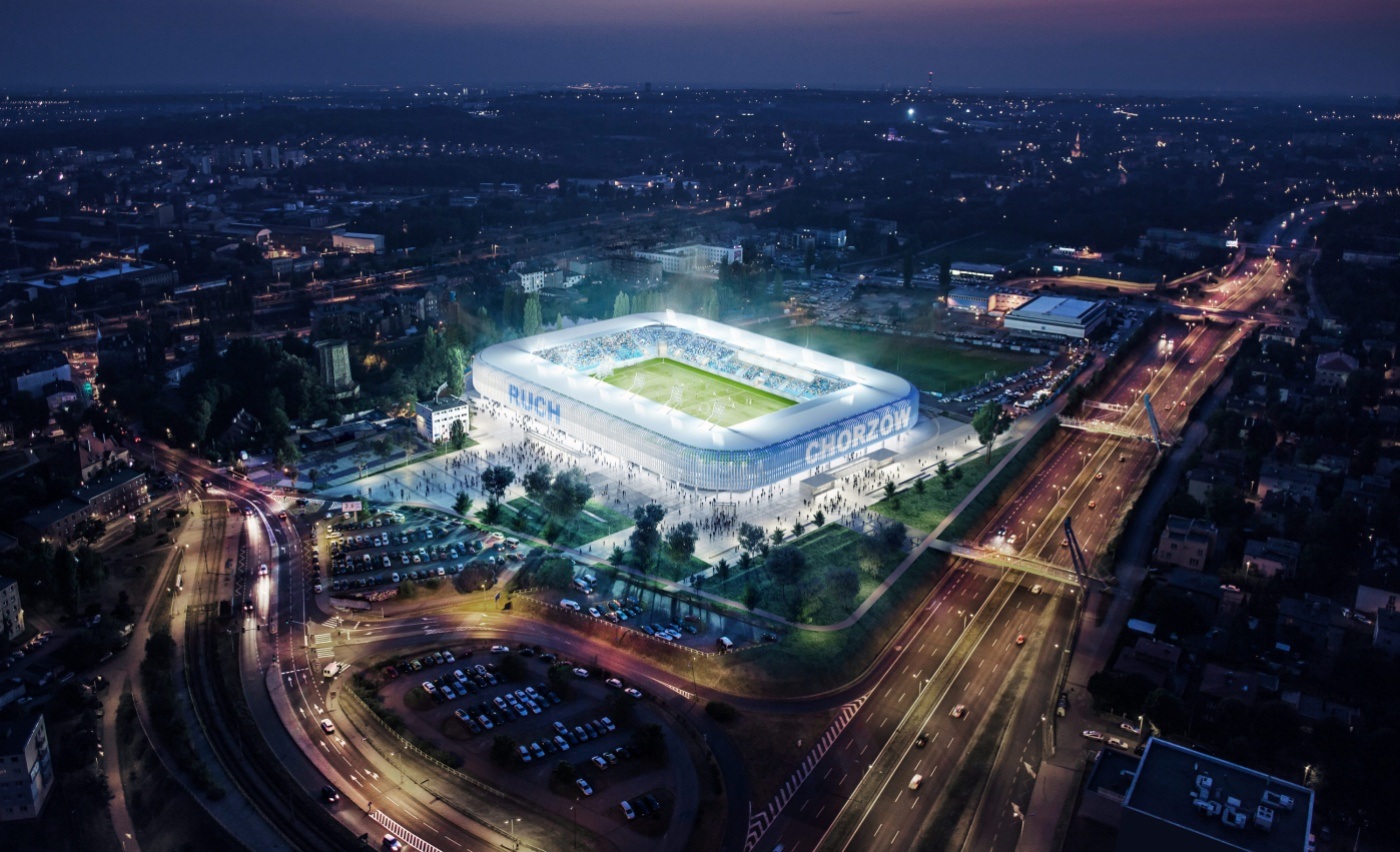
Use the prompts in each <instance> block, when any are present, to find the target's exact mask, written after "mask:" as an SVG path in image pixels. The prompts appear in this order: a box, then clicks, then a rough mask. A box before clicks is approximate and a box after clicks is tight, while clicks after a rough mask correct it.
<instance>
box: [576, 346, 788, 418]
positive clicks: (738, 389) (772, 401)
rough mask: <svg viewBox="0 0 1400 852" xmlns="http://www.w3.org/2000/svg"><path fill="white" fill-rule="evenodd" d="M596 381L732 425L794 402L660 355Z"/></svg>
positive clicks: (688, 412) (692, 414)
mask: <svg viewBox="0 0 1400 852" xmlns="http://www.w3.org/2000/svg"><path fill="white" fill-rule="evenodd" d="M600 381H604V382H607V383H608V384H610V385H612V386H613V387H616V388H621V389H623V390H625V391H629V392H631V393H636V394H637V395H638V396H642V397H645V398H647V399H649V400H651V401H652V402H659V403H661V404H662V405H665V406H668V407H670V408H674V409H676V410H677V411H683V412H685V413H686V414H689V415H690V416H692V417H696V418H699V419H700V420H705V421H708V422H711V423H714V424H716V425H718V426H733V425H734V424H736V423H743V422H744V421H745V420H752V419H753V418H755V417H762V416H763V415H765V414H771V413H773V412H774V411H781V410H782V409H784V408H787V407H788V406H789V405H796V404H797V403H795V402H793V401H792V400H790V399H787V398H786V397H781V396H778V395H777V394H774V393H769V392H768V391H765V390H759V389H758V388H753V387H750V386H748V385H746V384H743V383H742V382H736V381H734V380H733V379H726V378H725V377H723V376H717V375H715V374H714V373H709V372H706V371H704V370H701V369H699V368H697V367H692V366H690V365H689V364H682V363H679V362H677V361H669V360H667V359H664V358H653V359H651V360H650V361H643V362H641V363H640V364H633V365H631V366H629V367H623V368H622V369H620V370H616V371H614V372H613V374H612V375H611V376H608V377H607V378H605V379H600ZM716 403H718V409H717V408H716Z"/></svg>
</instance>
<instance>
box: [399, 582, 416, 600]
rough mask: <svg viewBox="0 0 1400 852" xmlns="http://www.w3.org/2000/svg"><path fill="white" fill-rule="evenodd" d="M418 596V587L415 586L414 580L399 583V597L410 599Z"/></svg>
mask: <svg viewBox="0 0 1400 852" xmlns="http://www.w3.org/2000/svg"><path fill="white" fill-rule="evenodd" d="M416 594H418V587H417V586H415V585H413V581H412V580H404V581H403V582H401V583H399V597H401V598H404V599H408V598H411V597H413V596H414V595H416Z"/></svg>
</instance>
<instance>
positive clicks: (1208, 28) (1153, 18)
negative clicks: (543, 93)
mask: <svg viewBox="0 0 1400 852" xmlns="http://www.w3.org/2000/svg"><path fill="white" fill-rule="evenodd" d="M7 20H8V23H9V26H7V27H6V28H5V32H4V33H3V34H0V79H3V80H4V81H5V85H6V88H7V89H9V90H11V91H14V90H24V89H36V88H39V89H42V88H51V87H63V86H93V85H103V86H113V85H118V86H159V87H165V88H170V87H176V88H178V87H181V86H209V85H277V84H301V85H308V84H318V85H319V84H328V83H329V84H335V83H375V84H384V85H395V84H399V85H413V84H422V83H429V82H461V83H463V84H466V85H482V86H491V85H502V84H507V83H545V82H554V81H568V82H583V81H594V82H603V83H621V82H639V81H653V82H655V83H656V84H658V85H667V84H671V85H693V86H697V87H704V86H755V87H783V86H791V85H805V86H812V87H829V86H836V87H842V88H856V87H879V86H882V85H889V86H918V85H922V84H924V83H925V82H927V81H928V80H930V79H931V80H932V82H933V85H934V86H935V87H940V88H943V87H946V88H950V89H956V88H965V87H985V88H989V89H1028V88H1034V89H1077V90H1095V91H1099V90H1103V91H1150V92H1169V91H1186V92H1208V93H1245V92H1253V93H1261V94H1299V95H1309V94H1311V95H1317V94H1346V95H1352V96H1356V95H1396V94H1400V55H1397V53H1396V52H1395V51H1394V50H1393V49H1392V46H1393V44H1394V43H1395V42H1396V38H1397V36H1398V35H1400V7H1397V6H1396V5H1395V4H1393V3H1383V2H1379V0H1347V1H1346V2H1342V3H1334V4H1327V5H1326V6H1325V7H1322V6H1316V5H1312V4H1301V3H1269V2H1264V0H1246V1H1245V2H1241V3H1235V4H1230V5H1228V6H1217V5H1214V4H1208V3H1203V2H1197V0H1190V2H1187V3H1172V4H1167V3H1130V4H1125V3H1109V2H1104V0H1086V2H1081V3H1078V4H1075V5H1073V6H1070V7H1066V6H1064V5H1063V4H1058V3H1051V2H1048V0H1019V2H1015V3H1010V4H1000V5H998V6H997V7H995V8H989V7H987V6H986V5H985V4H975V3H968V2H962V0H956V1H955V2H939V3H934V4H914V3H910V2H904V0H880V2H875V3H871V4H863V5H860V6H855V5H853V4H850V3H849V2H847V0H820V2H816V3H803V4H791V3H768V4H762V5H760V6H755V5H754V4H748V3H743V2H739V0H704V2H700V3H689V4H680V3H672V2H660V3H652V4H647V5H645V6H644V7H640V8H638V7H636V6H635V5H634V4H631V3H627V2H623V0H600V2H595V3H590V4H588V5H587V6H584V7H569V8H560V7H558V6H557V5H555V4H547V3H523V4H509V5H505V4H502V5H486V6H477V5H466V4H457V3H446V2H432V3H403V2H392V3H368V2H360V0H355V2H349V3H338V4H330V3H326V2H322V0H312V2H308V3H304V4H300V5H298V6H296V7H287V6H285V5H284V4H274V3H270V2H267V1H266V0H240V2H235V3H230V4H223V5H221V6H219V7H216V8H210V7H203V6H200V7H188V8H186V7H169V6H167V5H166V4H159V3H154V2H151V0H134V2H132V3H128V4H123V5H122V6H120V7H109V6H107V5H105V4H97V3H90V2H70V3H59V4H51V5H33V6H23V7H18V8H15V9H12V10H9V11H8V13H7ZM75 20H77V21H79V22H81V23H80V24H79V25H78V26H73V21H75ZM60 31H61V32H63V33H64V36H63V38H62V39H55V38H49V37H45V34H53V33H57V32H60ZM113 69H117V70H115V71H114V70H113ZM930 75H931V76H930Z"/></svg>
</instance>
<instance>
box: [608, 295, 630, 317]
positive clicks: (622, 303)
mask: <svg viewBox="0 0 1400 852" xmlns="http://www.w3.org/2000/svg"><path fill="white" fill-rule="evenodd" d="M630 313H632V299H631V298H630V297H629V296H628V295H627V291H625V290H622V291H619V292H618V294H617V296H616V297H615V298H614V299H613V313H612V315H613V318H614V319H616V318H617V317H625V316H627V315H628V314H630Z"/></svg>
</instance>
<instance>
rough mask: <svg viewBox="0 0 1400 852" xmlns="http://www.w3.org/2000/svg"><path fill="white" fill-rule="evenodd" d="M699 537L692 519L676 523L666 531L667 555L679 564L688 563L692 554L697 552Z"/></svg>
mask: <svg viewBox="0 0 1400 852" xmlns="http://www.w3.org/2000/svg"><path fill="white" fill-rule="evenodd" d="M698 538H699V535H698V534H697V533H696V532H695V524H692V523H691V522H690V521H683V522H681V523H679V524H676V525H675V526H674V527H671V529H670V531H669V532H667V533H666V557H667V558H668V559H670V560H671V561H672V562H674V563H676V564H677V565H685V564H687V563H688V562H690V557H691V554H693V553H695V542H696V540H697V539H698Z"/></svg>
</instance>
